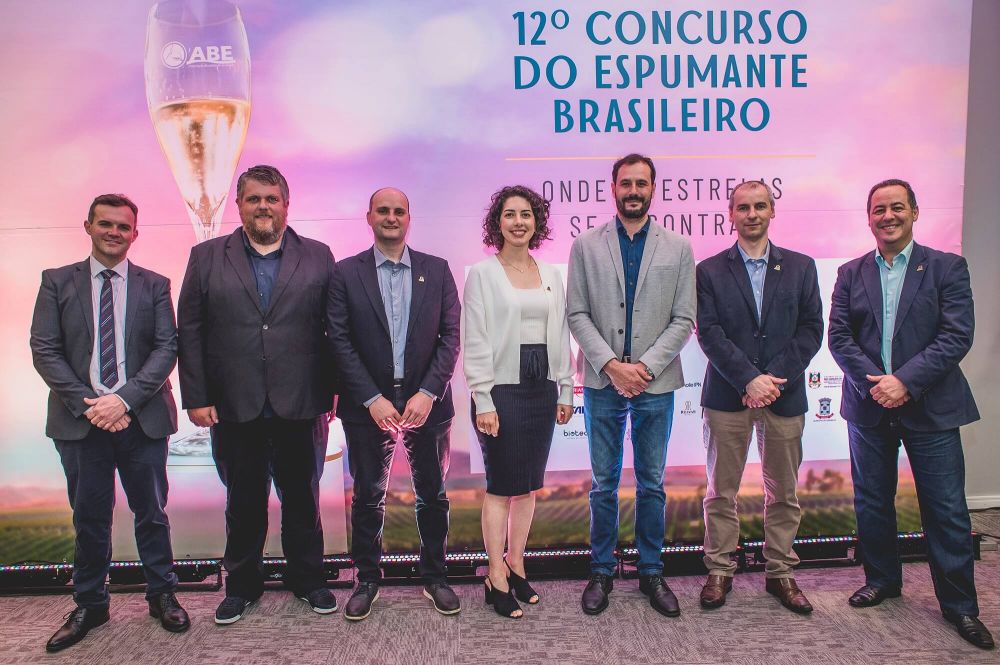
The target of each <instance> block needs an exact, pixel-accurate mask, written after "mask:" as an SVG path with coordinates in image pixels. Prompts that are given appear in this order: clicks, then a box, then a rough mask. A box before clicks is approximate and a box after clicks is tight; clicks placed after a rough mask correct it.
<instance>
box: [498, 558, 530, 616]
mask: <svg viewBox="0 0 1000 665" xmlns="http://www.w3.org/2000/svg"><path fill="white" fill-rule="evenodd" d="M503 564H504V565H505V566H507V570H508V571H509V572H510V574H509V575H508V576H507V581H508V583H509V584H510V588H511V589H512V590H513V591H514V595H515V596H517V599H518V600H520V601H521V602H522V603H528V604H529V605H537V604H538V601H539V598H538V593H537V592H536V591H535V590H534V589H532V588H531V585H530V584H528V580H526V579H525V578H523V577H521V576H520V575H518V574H517V573H515V572H514V569H513V568H511V567H510V564H509V563H507V559H506V558H505V559H504V560H503Z"/></svg>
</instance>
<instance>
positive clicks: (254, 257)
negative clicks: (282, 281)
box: [243, 231, 285, 312]
mask: <svg viewBox="0 0 1000 665" xmlns="http://www.w3.org/2000/svg"><path fill="white" fill-rule="evenodd" d="M243 246H244V247H245V248H246V250H247V258H248V259H249V260H250V269H251V270H253V277H254V279H255V280H257V296H258V298H259V299H260V306H261V309H263V310H264V311H265V312H266V311H267V308H268V307H269V306H270V305H271V292H272V291H274V285H275V284H276V283H277V281H278V271H279V270H281V255H282V254H283V253H284V251H285V236H284V234H282V236H281V245H280V246H279V247H278V249H276V250H274V251H273V252H271V253H270V254H261V253H260V252H258V251H257V250H256V249H254V248H253V245H251V244H250V239H249V238H247V234H246V231H244V232H243Z"/></svg>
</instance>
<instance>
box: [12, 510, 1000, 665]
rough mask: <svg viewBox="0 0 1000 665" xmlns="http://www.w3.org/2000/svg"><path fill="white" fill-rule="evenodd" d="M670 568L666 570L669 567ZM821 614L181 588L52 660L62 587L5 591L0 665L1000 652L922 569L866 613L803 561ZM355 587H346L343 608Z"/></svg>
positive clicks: (878, 657) (118, 616) (989, 572)
mask: <svg viewBox="0 0 1000 665" xmlns="http://www.w3.org/2000/svg"><path fill="white" fill-rule="evenodd" d="M974 525H975V528H977V529H978V530H980V531H983V532H986V533H992V534H1000V511H989V512H987V513H978V514H975V515H974ZM995 546H996V541H994V540H991V539H987V541H986V543H985V547H984V551H983V556H982V559H981V560H980V561H979V562H977V564H976V581H977V587H978V591H979V602H980V606H981V611H982V613H981V617H982V619H983V621H984V622H985V623H986V624H987V626H989V627H990V628H991V629H992V630H993V631H994V633H995V635H997V636H998V637H1000V553H998V552H997V551H996V549H995ZM668 572H669V571H668ZM796 579H797V580H798V582H799V586H801V587H802V588H803V590H804V591H805V592H806V593H807V595H808V597H809V599H810V600H811V602H812V603H813V606H814V607H815V611H814V612H813V613H812V614H811V615H809V616H798V615H794V614H792V613H790V612H789V611H787V610H785V609H784V608H782V607H781V605H780V604H779V603H778V601H777V600H776V599H775V598H773V597H771V596H769V595H768V594H766V593H765V592H764V575H763V573H747V574H740V575H737V577H736V579H735V582H734V585H733V593H732V594H731V595H730V596H729V601H728V602H727V604H726V605H725V606H724V607H723V608H720V609H718V610H713V611H708V610H703V609H701V608H700V607H699V606H698V600H697V598H698V592H699V590H700V588H701V584H702V582H703V578H702V577H700V576H685V577H670V578H669V579H668V581H669V583H670V586H671V588H673V589H674V591H675V592H676V594H677V596H678V597H679V598H680V602H681V609H682V614H681V616H680V618H677V619H668V618H666V617H662V616H660V615H659V614H657V613H656V612H654V611H653V609H652V608H651V607H649V605H648V601H647V600H646V598H645V597H644V596H642V595H641V594H640V593H639V590H638V583H637V582H636V581H635V580H616V585H615V590H614V592H613V593H612V595H611V606H610V607H609V608H608V610H607V611H605V612H604V613H603V614H601V615H600V616H597V617H589V616H586V615H584V614H583V613H582V612H581V610H580V605H579V602H580V592H581V591H582V589H583V586H584V582H582V581H579V580H572V581H551V582H538V583H537V584H536V589H537V590H538V591H539V593H540V595H541V597H542V602H541V604H540V605H538V606H533V607H527V608H525V617H524V618H523V619H520V620H517V621H513V620H505V619H502V618H500V617H498V616H497V615H496V614H494V613H493V611H492V610H491V609H490V608H488V607H486V606H485V605H484V603H483V597H482V586H481V585H458V586H456V587H455V589H456V591H457V592H458V594H459V596H460V598H461V599H462V603H463V609H462V612H461V614H459V615H458V616H453V617H444V616H440V615H438V614H437V613H436V612H435V611H434V610H433V609H432V608H431V606H430V604H429V601H427V600H426V599H425V598H424V597H423V596H422V595H421V593H420V588H419V587H414V586H391V587H383V588H382V592H381V593H382V595H381V598H380V599H379V601H378V602H377V603H376V605H375V610H374V611H373V613H372V615H371V616H370V617H369V618H368V619H367V620H365V621H362V622H360V623H354V622H348V621H345V620H344V618H343V615H342V614H341V613H339V612H338V613H337V614H333V615H328V616H320V615H318V614H315V613H313V612H312V611H310V609H309V607H308V606H307V605H306V604H305V603H303V602H302V601H299V600H296V599H295V598H294V597H292V595H291V594H289V593H288V592H286V591H268V592H267V593H265V594H264V596H263V597H262V598H261V600H260V601H259V602H258V603H257V604H256V605H255V606H254V607H253V608H252V609H251V610H249V612H248V613H247V615H246V616H245V617H244V618H243V620H241V621H239V622H238V623H236V624H233V625H231V626H226V627H219V626H216V625H214V623H213V622H212V616H213V613H214V611H215V607H216V605H217V604H218V603H219V601H221V600H222V597H223V594H222V592H221V591H219V592H197V591H189V592H182V593H180V594H179V597H180V600H181V602H182V603H183V604H184V606H185V607H186V608H187V610H188V612H189V613H190V614H191V617H192V620H193V625H192V627H191V629H190V630H189V631H188V632H187V633H184V634H181V635H173V634H169V633H167V632H166V631H164V630H162V629H161V628H160V627H159V624H158V623H157V622H156V621H155V620H154V619H152V618H150V617H149V616H148V615H147V613H146V604H145V602H144V600H143V596H142V594H141V593H118V594H114V595H113V597H112V620H111V622H110V623H108V624H106V625H105V626H102V627H100V628H98V629H96V630H94V631H93V632H92V633H91V634H90V635H89V636H88V637H87V638H86V639H85V640H84V641H83V642H81V643H80V644H78V645H76V646H74V647H71V648H70V649H67V650H65V651H63V652H61V653H58V654H46V653H45V651H44V644H45V641H46V640H47V639H48V638H49V636H50V635H51V634H52V632H53V631H54V630H55V629H56V628H57V627H58V626H59V625H60V623H61V622H62V618H63V616H64V615H65V614H66V613H67V612H68V611H69V610H70V609H72V601H71V599H70V597H69V596H67V595H43V596H4V597H0V663H2V664H3V665H20V664H23V663H81V664H90V663H94V664H100V665H115V664H119V663H141V664H143V665H160V664H168V663H169V664H171V665H177V664H182V665H183V664H187V663H198V664H205V665H253V664H257V663H260V664H269V665H270V664H273V665H283V664H286V663H287V664H288V665H307V664H308V665H314V664H315V665H321V664H326V663H329V664H331V665H341V664H345V665H354V664H357V665H362V664H367V663H372V664H382V663H392V664H396V663H398V664H400V665H411V664H413V663H435V664H436V663H477V664H484V665H485V664H487V663H508V664H515V665H522V664H533V663H544V664H545V665H556V664H562V663H598V664H601V665H612V664H615V665H616V664H618V663H622V664H631V663H656V664H659V663H732V664H736V665H750V664H752V663H767V664H768V665H784V664H786V663H789V664H790V663H810V662H812V663H834V664H843V665H854V664H858V665H861V664H864V665H868V664H869V663H908V664H911V665H917V664H920V663H933V664H935V665H940V664H943V663H1000V652H997V651H993V652H984V651H981V650H979V649H976V648H975V647H973V646H971V645H969V644H966V643H965V642H964V641H963V640H961V639H960V638H959V637H958V635H957V634H956V633H955V631H954V629H953V628H952V627H951V625H950V624H948V623H946V622H945V621H944V620H943V619H942V618H941V615H940V612H939V611H938V607H937V602H936V600H935V598H934V593H933V589H932V585H931V579H930V574H929V571H928V568H927V564H926V563H925V562H916V563H908V564H905V566H904V580H905V581H904V595H903V597H901V598H898V599H893V600H889V601H886V602H885V603H883V604H882V605H880V606H878V607H874V608H868V609H863V610H857V609H853V608H851V607H849V606H848V605H847V602H846V601H847V597H848V596H849V595H850V594H851V593H852V592H853V591H854V590H855V589H856V588H857V587H859V586H860V585H861V584H863V583H864V576H863V572H862V570H861V568H860V567H846V568H845V567H841V568H821V569H809V570H800V571H798V573H797V574H796ZM348 593H349V592H348V591H346V590H338V591H337V598H338V600H339V601H340V603H341V606H343V604H344V603H345V602H346V600H347V595H348Z"/></svg>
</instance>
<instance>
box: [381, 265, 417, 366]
mask: <svg viewBox="0 0 1000 665" xmlns="http://www.w3.org/2000/svg"><path fill="white" fill-rule="evenodd" d="M373 249H374V250H375V272H376V273H377V274H378V289H379V291H380V292H381V293H382V305H383V307H385V318H386V321H388V322H389V338H390V339H391V341H392V371H393V373H392V376H393V378H394V379H397V380H399V379H402V378H403V370H404V367H403V355H404V353H403V352H404V351H405V350H406V328H407V326H408V325H409V322H410V301H411V300H412V299H413V279H412V277H411V274H410V248H409V247H404V248H403V256H402V257H400V259H399V263H393V262H392V261H391V260H390V259H388V258H387V257H386V256H385V254H383V253H382V252H380V251H378V247H374V248H373Z"/></svg>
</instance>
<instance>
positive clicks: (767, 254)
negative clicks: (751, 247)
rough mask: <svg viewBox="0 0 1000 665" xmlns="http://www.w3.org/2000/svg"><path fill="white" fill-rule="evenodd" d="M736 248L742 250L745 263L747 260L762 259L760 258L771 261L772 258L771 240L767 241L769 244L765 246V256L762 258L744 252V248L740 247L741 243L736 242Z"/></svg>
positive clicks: (765, 261) (766, 261)
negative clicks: (754, 257) (751, 256)
mask: <svg viewBox="0 0 1000 665" xmlns="http://www.w3.org/2000/svg"><path fill="white" fill-rule="evenodd" d="M736 249H738V250H740V256H742V257H743V263H746V262H747V261H760V260H762V261H764V263H768V262H769V261H770V258H771V241H770V240H768V241H767V245H766V246H765V247H764V256H762V257H760V259H751V258H750V255H749V254H747V253H746V252H744V251H743V248H742V247H740V243H736Z"/></svg>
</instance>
